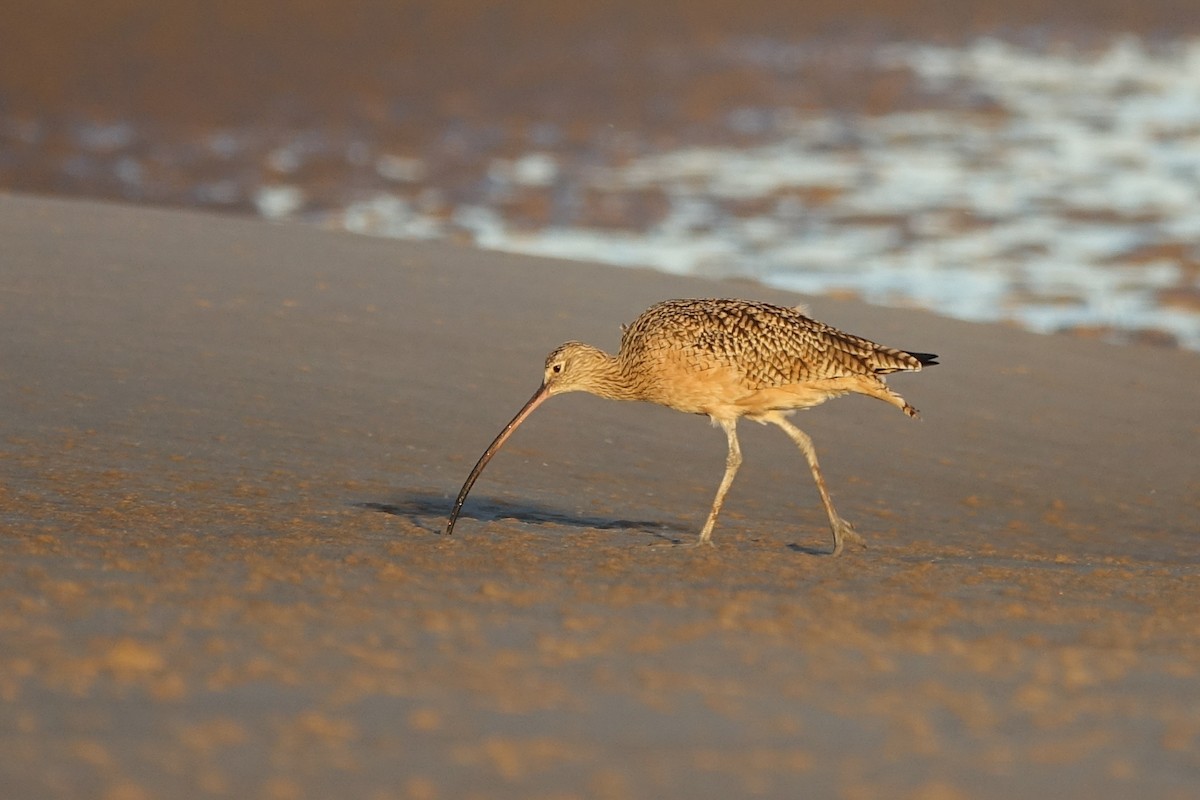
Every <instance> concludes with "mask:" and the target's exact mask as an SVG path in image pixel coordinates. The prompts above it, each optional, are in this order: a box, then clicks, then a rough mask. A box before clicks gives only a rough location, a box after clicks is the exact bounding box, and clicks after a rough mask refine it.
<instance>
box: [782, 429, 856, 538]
mask: <svg viewBox="0 0 1200 800" xmlns="http://www.w3.org/2000/svg"><path fill="white" fill-rule="evenodd" d="M766 421H769V422H774V423H775V424H776V425H778V426H779V427H780V428H783V432H784V433H786V434H787V435H788V436H789V437H791V440H792V441H793V442H795V443H796V445H797V446H798V447H799V448H800V450H801V451H803V453H804V457H805V458H806V459H808V466H809V468H810V469H812V475H813V480H814V481H816V484H817V491H819V492H820V493H821V502H823V503H824V504H825V511H826V513H828V514H829V527H830V528H832V529H833V555H835V556H839V555H841V554H842V548H843V547H844V546H845V543H846V542H850V543H851V544H854V545H857V546H859V547H862V548H864V549H865V548H866V546H867V543H866V542H865V541H864V540H863V538H862V537H861V536H859V535H858V534H857V533H856V532H855V530H854V526H853V525H851V524H850V523H849V522H847V521H846V520H844V519H842V518H841V517H839V516H838V515H837V512H836V511H834V509H833V501H832V500H830V499H829V490H828V489H827V488H825V478H824V477H823V476H822V475H821V467H820V465H818V464H817V451H816V450H815V449H814V448H813V443H812V439H811V438H810V437H809V435H808V434H807V433H805V432H804V431H802V430H800V429H799V428H797V427H796V426H795V425H793V424H792V423H790V422H788V421H787V420H786V419H784V418H783V417H782V416H769V417H767V418H766Z"/></svg>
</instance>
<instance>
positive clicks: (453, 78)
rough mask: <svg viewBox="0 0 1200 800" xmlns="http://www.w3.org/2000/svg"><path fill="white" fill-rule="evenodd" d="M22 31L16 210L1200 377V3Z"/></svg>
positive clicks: (601, 11)
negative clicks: (1044, 350)
mask: <svg viewBox="0 0 1200 800" xmlns="http://www.w3.org/2000/svg"><path fill="white" fill-rule="evenodd" d="M0 20H2V23H0V189H3V190H8V191H20V192H34V193H43V194H55V195H64V196H77V197H90V198H105V199H113V200H119V201H122V202H133V203H146V204H154V205H164V206H177V207H199V208H204V209H209V210H217V211H222V212H228V213H233V214H242V215H249V216H259V217H264V218H267V219H275V220H284V219H288V220H298V221H302V222H306V223H311V224H314V225H322V226H327V227H330V228H336V229H342V230H348V231H353V232H358V233H363V234H373V235H382V236H394V237H400V238H420V239H441V240H448V241H455V242H462V243H469V244H474V245H478V246H481V247H485V248H493V249H501V250H509V251H517V252H526V253H536V254H545V255H555V256H565V257H569V258H577V259H584V260H590V261H606V262H610V263H615V264H623V265H630V266H651V267H654V268H657V269H661V270H666V271H671V272H678V273H690V274H703V275H709V276H723V277H739V278H745V279H750V280H755V281H761V282H763V283H767V284H770V285H773V286H778V287H783V288H789V289H795V290H798V291H803V292H811V293H837V294H845V295H852V296H858V297H861V298H863V299H865V300H868V301H870V302H875V303H882V304H888V305H899V306H912V307H922V308H929V309H933V310H935V311H937V312H938V313H942V314H947V315H951V316H956V317H960V318H965V319H973V320H1006V321H1010V322H1012V323H1013V324H1016V325H1020V326H1023V327H1026V328H1029V329H1032V330H1036V331H1043V332H1059V331H1067V332H1072V333H1074V334H1076V335H1088V336H1097V337H1102V338H1105V339H1109V340H1113V341H1118V342H1141V343H1150V344H1155V345H1161V346H1169V347H1184V348H1189V349H1196V350H1200V10H1198V9H1197V7H1196V4H1195V0H1143V2H1140V3H1129V2H1127V1H1126V0H1120V1H1118V0H1059V2H1056V3H1044V2H1038V1H1035V0H1006V1H1005V2H1003V3H1001V2H996V1H995V0H891V1H890V2H889V1H888V0H837V1H836V2H835V1H834V0H817V1H816V2H805V1H804V0H741V1H740V2H737V3H731V2H718V1H717V0H686V1H682V0H655V2H645V0H642V1H641V2H637V1H635V0H590V1H589V2H587V3H571V2H551V1H549V0H527V1H526V2H507V3H506V2H489V1H488V0H438V1H437V2H434V1H432V0H430V1H428V2H401V1H399V0H395V1H393V2H385V0H343V2H339V3H328V2H325V3H322V2H312V0H287V2H284V0H208V2H202V3H201V2H173V1H172V0H154V1H153V2H151V0H98V1H97V2H90V3H78V2H69V1H68V0H41V2H36V3H34V2H12V1H9V2H3V1H0ZM2 263H3V260H2V256H0V268H2ZM741 293H742V294H751V295H752V294H753V291H752V289H745V290H742V291H741Z"/></svg>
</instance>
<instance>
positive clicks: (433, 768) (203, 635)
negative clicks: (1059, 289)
mask: <svg viewBox="0 0 1200 800" xmlns="http://www.w3.org/2000/svg"><path fill="white" fill-rule="evenodd" d="M0 242H3V253H2V254H0V409H2V410H3V413H2V415H0V451H2V458H0V481H2V482H0V524H2V526H3V529H2V533H0V702H2V703H3V713H0V752H2V753H3V754H4V755H3V758H0V796H3V797H6V798H10V797H11V798H42V797H71V798H89V797H97V798H111V800H118V798H119V799H120V800H134V799H136V798H151V797H163V798H191V797H197V798H202V797H236V798H256V797H264V798H317V797H364V798H391V797H395V798H457V797H521V798H532V797H560V798H561V797H598V798H610V797H611V798H620V797H668V796H674V797H739V796H774V797H846V798H875V797H878V798H896V797H921V798H939V800H940V799H942V798H958V797H985V798H993V797H994V798H1008V797H1014V796H1040V797H1049V796H1054V797H1067V798H1071V797H1079V798H1084V797H1087V798H1093V797H1132V796H1137V797H1179V798H1183V797H1192V796H1195V792H1196V790H1197V787H1198V786H1200V593H1198V592H1197V588H1198V582H1197V578H1196V571H1197V564H1198V562H1200V523H1198V521H1197V520H1198V518H1200V469H1198V467H1197V463H1198V456H1200V448H1198V447H1197V443H1198V441H1200V413H1198V412H1197V408H1198V407H1200V404H1198V403H1197V396H1198V387H1200V358H1197V356H1196V355H1195V354H1189V353H1182V352H1176V351H1169V350H1157V349H1140V348H1135V347H1127V348H1114V347H1110V346H1106V345H1103V344H1100V343H1096V342H1091V341H1086V340H1079V339H1070V338H1057V337H1041V336H1035V335H1030V334H1026V333H1022V332H1020V331H1016V330H1013V329H1009V328H1004V327H989V326H978V325H969V324H964V323H958V322H953V321H948V320H944V319H940V318H937V317H934V316H932V315H929V314H925V313H916V312H910V311H899V310H886V309H879V308H870V307H867V306H863V305H861V304H858V303H855V302H849V301H837V300H831V299H826V298H820V299H814V300H812V301H811V307H812V310H813V313H814V314H815V315H816V316H817V317H819V318H821V319H824V320H826V321H828V322H830V323H832V324H835V325H838V326H839V327H843V328H845V329H847V330H850V331H853V332H855V333H859V334H862V335H865V336H869V337H872V338H875V339H877V340H879V341H882V342H885V343H888V344H893V345H896V346H900V347H906V348H911V349H916V350H924V351H932V352H938V353H940V354H941V356H942V366H939V367H937V368H935V369H931V370H929V371H927V372H923V373H921V374H919V375H911V376H901V377H897V378H896V379H895V380H894V381H893V385H895V386H896V387H897V388H898V389H899V390H900V391H901V392H902V393H903V394H904V395H905V396H906V397H907V398H908V399H909V400H910V402H912V403H913V404H914V405H916V406H917V407H919V408H920V409H921V410H922V412H923V417H924V418H923V419H922V420H921V421H919V422H912V421H910V420H908V419H906V418H905V417H904V416H903V415H901V414H899V413H898V412H897V411H896V410H895V409H894V408H891V407H889V406H886V405H884V404H882V403H879V402H877V401H873V400H868V399H862V398H850V399H845V400H838V401H835V402H833V403H830V404H828V405H826V406H824V407H822V408H820V409H817V410H814V411H810V412H807V413H805V414H802V415H800V416H799V417H798V420H799V422H800V423H801V424H802V425H803V426H804V427H805V428H806V429H807V430H808V431H809V432H810V433H811V434H812V435H813V436H814V438H815V440H816V443H817V447H818V450H819V452H820V453H821V454H822V456H823V464H824V466H825V469H826V474H827V477H828V479H829V481H830V486H831V489H832V492H833V495H834V499H835V501H836V503H837V504H838V507H839V510H840V511H841V513H842V514H843V516H846V517H847V518H849V519H851V520H853V521H854V522H855V523H856V524H857V526H858V529H859V531H860V532H861V533H863V534H864V536H866V537H867V539H868V541H869V542H870V544H871V548H870V549H869V550H868V551H866V552H861V553H859V552H855V553H851V554H849V555H847V556H846V557H843V558H840V559H833V558H829V557H827V556H826V555H824V553H825V551H827V549H828V547H829V544H830V542H829V538H830V537H829V534H828V530H827V528H826V526H825V520H824V513H823V511H822V509H821V507H820V504H819V502H818V500H817V497H816V492H815V490H814V489H813V487H812V484H811V480H810V479H809V476H808V474H807V469H806V468H805V466H804V463H803V460H802V459H801V457H800V455H799V453H797V452H796V451H795V449H794V447H793V446H792V445H791V443H790V442H789V441H788V440H787V439H786V438H785V437H783V436H782V435H781V434H780V433H779V432H778V431H776V430H774V429H765V428H760V427H758V426H755V425H744V426H743V430H744V433H743V437H742V443H743V450H744V452H745V455H746V463H745V465H744V467H743V469H742V472H741V475H740V476H739V479H738V482H737V483H736V484H735V485H734V488H733V490H732V492H731V494H730V496H729V500H728V502H727V505H726V513H725V515H724V517H723V520H722V523H721V524H720V526H719V527H718V528H717V531H716V534H715V538H716V543H717V547H716V548H715V549H711V550H709V549H702V550H676V549H669V548H666V549H664V548H659V549H655V548H651V547H648V545H652V544H655V543H660V542H662V541H663V540H665V539H681V538H686V537H690V536H692V535H694V534H695V532H696V530H697V529H698V527H699V525H700V523H701V522H702V521H703V519H704V515H705V513H706V511H707V509H708V504H709V502H710V500H711V496H712V492H713V491H714V490H715V487H716V483H717V480H718V478H719V476H720V472H721V469H722V464H723V458H724V438H723V436H722V435H721V433H720V432H719V431H717V430H713V429H711V428H710V427H709V425H708V423H707V421H706V420H704V419H702V418H698V417H688V416H684V415H681V414H676V413H674V412H670V411H668V410H665V409H659V408H655V407H651V406H646V405H642V404H621V403H612V402H605V401H601V400H597V399H594V398H590V397H585V396H567V397H562V398H556V399H554V400H552V401H551V402H550V403H548V404H547V405H546V406H545V407H544V408H543V409H541V410H540V411H539V412H538V413H537V414H536V415H535V416H534V418H533V419H531V421H530V422H529V423H528V424H527V425H526V426H525V427H524V428H523V429H522V430H521V431H520V432H519V433H518V434H517V436H516V437H515V438H514V439H513V441H512V442H510V445H509V447H508V449H507V451H505V452H503V453H501V455H500V456H499V457H497V458H496V459H495V461H493V463H492V466H491V467H490V469H489V471H488V472H487V473H485V475H484V477H483V479H482V480H481V481H480V483H479V484H478V485H477V487H476V490H475V492H474V494H473V496H472V499H471V501H470V502H469V503H468V505H467V509H466V513H465V515H464V518H463V520H462V522H461V523H460V525H459V528H458V530H457V532H456V534H455V536H454V537H453V538H446V537H444V536H441V535H439V530H440V526H441V525H442V523H443V520H444V516H445V513H446V511H447V510H448V508H449V505H450V501H451V499H452V496H453V494H454V492H455V491H456V490H457V489H458V486H459V484H460V483H461V481H462V479H463V477H464V476H465V474H466V471H467V470H468V469H469V467H470V466H471V464H472V463H473V462H474V460H475V458H476V457H477V456H478V454H479V452H480V451H481V450H482V448H483V447H484V446H485V445H486V444H487V442H488V441H490V439H491V437H492V436H493V435H494V434H495V433H496V431H497V430H498V428H499V427H500V426H501V425H502V424H503V423H504V422H505V421H507V420H508V419H509V417H510V416H511V414H512V413H513V412H514V411H515V410H516V409H517V407H518V406H519V405H520V403H521V402H523V401H524V400H525V399H526V398H527V397H528V396H529V394H530V393H531V392H532V391H533V390H534V388H536V384H537V382H538V380H539V379H540V370H541V360H542V358H543V356H544V354H545V352H546V351H548V350H549V349H550V348H551V347H552V346H554V345H556V344H558V343H559V342H560V341H562V340H565V339H571V338H577V339H581V340H584V341H590V342H593V343H595V344H597V345H600V346H604V347H609V348H612V347H615V345H616V343H617V340H618V337H619V328H618V326H619V324H620V323H623V322H628V321H629V320H631V319H633V317H634V316H636V315H637V313H638V312H640V311H641V310H642V309H643V308H644V307H645V306H647V305H649V304H650V303H651V302H653V301H655V300H658V299H662V298H666V297H677V296H713V295H725V296H730V295H737V296H747V297H757V298H762V299H769V300H776V301H783V302H794V301H795V300H796V298H793V297H789V296H787V295H784V294H781V293H778V292H772V291H765V290H762V289H760V288H759V287H756V286H754V285H751V284H740V283H714V282H706V281H703V280H698V279H683V278H676V277H669V276H663V275H657V274H652V273H648V272H640V271H620V270H615V269H609V268H600V267H591V266H585V265H569V266H568V265H563V264H560V263H555V262H551V261H538V260H535V259H530V258H524V257H508V256H504V255H497V254H488V253H481V252H476V251H472V250H468V249H460V248H455V247H451V246H441V245H436V246H434V245H420V244H411V243H400V242H394V241H384V240H373V239H366V238H354V237H351V236H346V235H338V234H331V233H325V232H321V231H318V230H313V229H308V228H303V227H289V226H270V225H266V224H261V223H252V222H244V221H234V220H228V219H221V218H213V217H207V216H202V215H197V214H184V213H175V212H164V211H154V210H133V209H127V208H121V207H114V206H106V205H97V204H88V203H78V202H60V201H48V200H40V199H31V198H24V197H11V196H10V197H0Z"/></svg>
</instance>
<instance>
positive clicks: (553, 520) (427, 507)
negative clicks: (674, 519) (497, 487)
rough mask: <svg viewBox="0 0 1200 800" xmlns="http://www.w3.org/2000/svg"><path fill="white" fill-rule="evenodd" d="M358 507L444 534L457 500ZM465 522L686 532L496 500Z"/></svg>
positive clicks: (427, 498)
mask: <svg viewBox="0 0 1200 800" xmlns="http://www.w3.org/2000/svg"><path fill="white" fill-rule="evenodd" d="M354 505H356V506H357V507H359V508H363V509H366V510H368V511H377V512H379V513H381V514H390V515H392V516H395V517H404V518H405V519H406V520H407V521H408V522H410V523H411V524H413V525H416V526H417V527H419V528H423V529H424V530H427V531H430V532H431V533H442V532H443V531H444V529H445V526H446V518H447V517H448V516H449V514H450V509H451V507H452V506H453V500H451V499H450V498H447V497H443V496H441V495H433V494H414V495H410V496H408V497H404V498H401V499H399V500H394V501H391V502H387V503H380V502H362V503H355V504H354ZM464 519H472V520H475V521H477V522H496V521H497V520H502V519H504V520H513V521H516V522H524V523H528V524H531V525H567V526H570V527H572V528H593V529H597V530H605V531H607V530H632V531H642V532H645V533H650V534H654V535H656V536H668V537H669V536H670V534H669V533H668V532H679V531H682V530H684V529H683V527H682V526H679V525H672V524H671V523H668V522H661V521H658V520H641V519H613V518H612V517H597V516H591V515H586V514H573V513H570V512H567V511H563V510H561V509H553V508H548V507H546V506H538V505H531V504H528V503H510V502H508V501H505V500H496V499H494V498H493V499H482V500H474V501H470V502H468V503H467V504H466V505H465V506H463V510H462V513H461V514H460V515H459V521H460V522H461V521H462V520H464Z"/></svg>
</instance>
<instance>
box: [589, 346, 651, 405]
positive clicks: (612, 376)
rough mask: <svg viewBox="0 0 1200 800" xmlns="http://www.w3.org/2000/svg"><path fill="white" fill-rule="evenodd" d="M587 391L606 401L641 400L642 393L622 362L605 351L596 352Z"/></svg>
mask: <svg viewBox="0 0 1200 800" xmlns="http://www.w3.org/2000/svg"><path fill="white" fill-rule="evenodd" d="M590 367H591V369H590V370H589V372H590V374H589V375H588V386H587V389H586V391H587V392H589V393H590V394H594V395H596V396H597V397H603V398H605V399H606V400H640V399H641V398H642V393H641V389H640V387H639V386H638V385H637V383H636V382H635V381H633V380H631V379H630V376H629V373H627V372H626V371H625V369H624V366H623V364H622V363H621V360H620V359H619V358H617V357H616V356H610V355H609V354H608V353H605V352H604V351H603V350H597V351H596V360H595V363H594V364H591V365H590Z"/></svg>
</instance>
